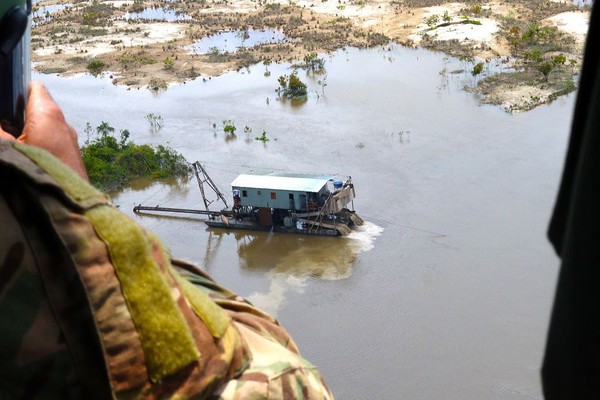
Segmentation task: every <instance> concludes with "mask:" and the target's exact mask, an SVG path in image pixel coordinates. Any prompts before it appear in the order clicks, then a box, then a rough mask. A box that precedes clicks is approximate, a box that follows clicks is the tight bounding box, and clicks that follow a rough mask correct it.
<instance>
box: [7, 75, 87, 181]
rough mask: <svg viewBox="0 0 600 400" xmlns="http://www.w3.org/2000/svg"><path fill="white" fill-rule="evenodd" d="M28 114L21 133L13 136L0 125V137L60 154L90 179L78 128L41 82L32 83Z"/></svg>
mask: <svg viewBox="0 0 600 400" xmlns="http://www.w3.org/2000/svg"><path fill="white" fill-rule="evenodd" d="M25 118H26V121H25V127H24V129H23V134H21V136H19V137H18V138H17V139H14V138H13V137H12V136H11V135H9V134H8V133H6V132H4V131H2V130H1V129H0V139H4V140H17V141H18V142H21V143H25V144H29V145H32V146H37V147H41V148H42V149H44V150H47V151H49V152H50V153H52V154H53V155H54V156H56V157H58V159H60V160H61V161H62V162H63V163H65V164H67V165H68V166H69V167H71V168H72V169H73V170H75V172H77V173H78V174H79V175H80V176H81V177H82V178H83V179H85V180H87V179H88V178H87V173H86V170H85V166H84V165H83V161H82V159H81V153H80V151H79V145H78V143H77V132H76V131H75V129H74V128H73V127H72V126H71V125H69V124H68V123H67V121H66V120H65V117H64V114H63V112H62V110H61V109H60V107H59V106H58V105H57V104H56V102H55V101H54V100H53V99H52V97H51V96H50V94H49V93H48V91H47V90H46V88H45V87H44V85H42V84H41V83H40V82H32V83H31V85H30V87H29V101H28V103H27V107H26V108H25Z"/></svg>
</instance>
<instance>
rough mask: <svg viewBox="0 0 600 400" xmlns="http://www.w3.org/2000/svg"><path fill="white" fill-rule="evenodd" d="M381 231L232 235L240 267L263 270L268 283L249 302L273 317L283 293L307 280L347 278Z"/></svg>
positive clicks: (298, 288) (373, 228)
mask: <svg viewBox="0 0 600 400" xmlns="http://www.w3.org/2000/svg"><path fill="white" fill-rule="evenodd" d="M382 232H383V228H381V227H379V226H377V225H375V224H373V223H370V222H366V223H365V224H364V225H363V226H360V227H356V228H354V232H353V233H352V234H350V235H349V236H348V237H345V238H341V237H334V238H329V237H313V236H301V235H287V234H269V233H249V234H247V233H236V234H235V236H236V240H237V242H238V255H239V257H240V265H241V267H242V268H247V269H260V270H264V271H266V272H267V273H268V277H269V280H270V285H269V289H268V291H267V292H254V293H252V294H250V295H249V296H248V298H249V300H250V301H251V302H252V303H254V304H255V305H257V306H258V307H261V308H264V309H267V310H269V312H270V313H272V314H274V315H276V314H277V312H278V311H279V310H280V309H281V307H283V306H284V305H285V301H286V293H288V292H290V291H294V292H297V293H301V290H302V288H303V287H304V286H305V285H306V281H307V279H309V278H318V279H325V280H339V279H347V278H349V277H350V276H351V274H352V265H353V264H354V261H355V260H356V257H358V255H359V254H360V253H362V252H365V251H369V250H371V249H372V248H373V245H374V241H375V239H376V237H377V236H379V235H381V233H382ZM211 236H212V235H211Z"/></svg>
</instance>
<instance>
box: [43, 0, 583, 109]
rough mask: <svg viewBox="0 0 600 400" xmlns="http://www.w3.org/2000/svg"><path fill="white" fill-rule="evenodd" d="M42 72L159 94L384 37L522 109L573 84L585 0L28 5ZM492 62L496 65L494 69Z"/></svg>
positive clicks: (143, 0) (54, 0)
mask: <svg viewBox="0 0 600 400" xmlns="http://www.w3.org/2000/svg"><path fill="white" fill-rule="evenodd" d="M34 3H35V4H34V23H35V27H34V30H33V38H32V44H33V49H34V53H33V59H34V61H35V63H36V68H37V69H38V70H39V71H40V72H43V73H59V74H73V73H82V72H88V73H91V74H94V75H98V74H101V73H106V74H108V75H109V76H110V78H111V80H112V81H113V82H114V83H115V84H120V85H126V86H128V87H142V88H149V89H150V90H154V91H158V90H166V89H167V88H168V86H169V84H172V83H175V82H179V83H181V82H188V81H191V80H194V79H209V78H211V77H214V76H218V75H221V74H222V73H224V72H227V71H232V70H239V69H240V68H245V67H248V66H250V65H253V64H256V63H264V64H265V65H271V64H274V63H282V62H299V61H302V60H303V59H304V57H306V56H309V55H311V54H313V53H314V54H326V53H328V52H332V51H335V50H339V49H343V48H346V47H358V48H368V47H373V46H380V45H387V44H394V43H395V44H401V45H404V46H409V47H424V48H428V49H433V50H437V51H441V52H444V53H445V54H448V55H451V56H454V57H457V58H460V59H462V60H463V64H462V65H461V67H460V69H461V70H466V71H468V72H471V73H472V74H473V75H477V76H478V77H479V78H480V79H479V80H478V81H477V82H476V83H475V84H474V85H472V86H469V87H467V88H466V89H467V90H471V91H474V92H476V93H478V94H479V95H480V99H481V101H482V102H484V103H491V104H498V105H501V106H502V107H503V108H504V109H505V110H507V111H511V112H514V111H522V110H528V109H531V108H534V107H535V106H537V105H539V104H544V103H547V102H550V101H552V100H554V99H556V98H557V97H560V96H562V95H565V94H567V93H570V92H572V91H573V90H575V88H576V85H577V83H576V76H577V72H578V71H579V68H580V64H581V56H582V44H583V41H584V38H585V32H586V31H587V21H588V17H589V3H590V2H589V1H577V2H572V1H565V0H562V1H560V0H559V1H550V0H535V1H522V0H513V1H482V2H470V1H469V2H440V1H432V0H419V1H396V0H393V1H391V0H366V1H365V0H338V1H334V0H320V1H312V0H298V1H283V0H274V1H262V0H239V1H228V0H204V1H185V0H168V1H167V0H162V1H150V0H129V1H96V0H93V1H81V0H74V1H69V0H38V1H35V2H34ZM493 65H502V69H498V68H495V67H493Z"/></svg>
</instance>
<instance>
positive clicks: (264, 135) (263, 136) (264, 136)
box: [254, 130, 269, 143]
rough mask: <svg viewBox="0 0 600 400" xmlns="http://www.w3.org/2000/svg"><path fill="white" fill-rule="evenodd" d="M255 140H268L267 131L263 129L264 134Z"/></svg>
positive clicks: (264, 141)
mask: <svg viewBox="0 0 600 400" xmlns="http://www.w3.org/2000/svg"><path fill="white" fill-rule="evenodd" d="M254 140H260V141H261V142H263V143H266V142H268V141H269V138H268V137H267V131H265V130H263V132H262V135H260V136H257V137H255V138H254Z"/></svg>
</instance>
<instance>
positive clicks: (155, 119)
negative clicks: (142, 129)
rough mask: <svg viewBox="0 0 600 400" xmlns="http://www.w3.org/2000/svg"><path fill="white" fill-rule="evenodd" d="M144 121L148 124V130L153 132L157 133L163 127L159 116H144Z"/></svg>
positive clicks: (152, 114)
mask: <svg viewBox="0 0 600 400" xmlns="http://www.w3.org/2000/svg"><path fill="white" fill-rule="evenodd" d="M146 121H148V122H149V123H150V128H152V130H153V131H159V130H160V128H162V127H163V117H162V116H161V115H160V114H154V113H149V114H146Z"/></svg>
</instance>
